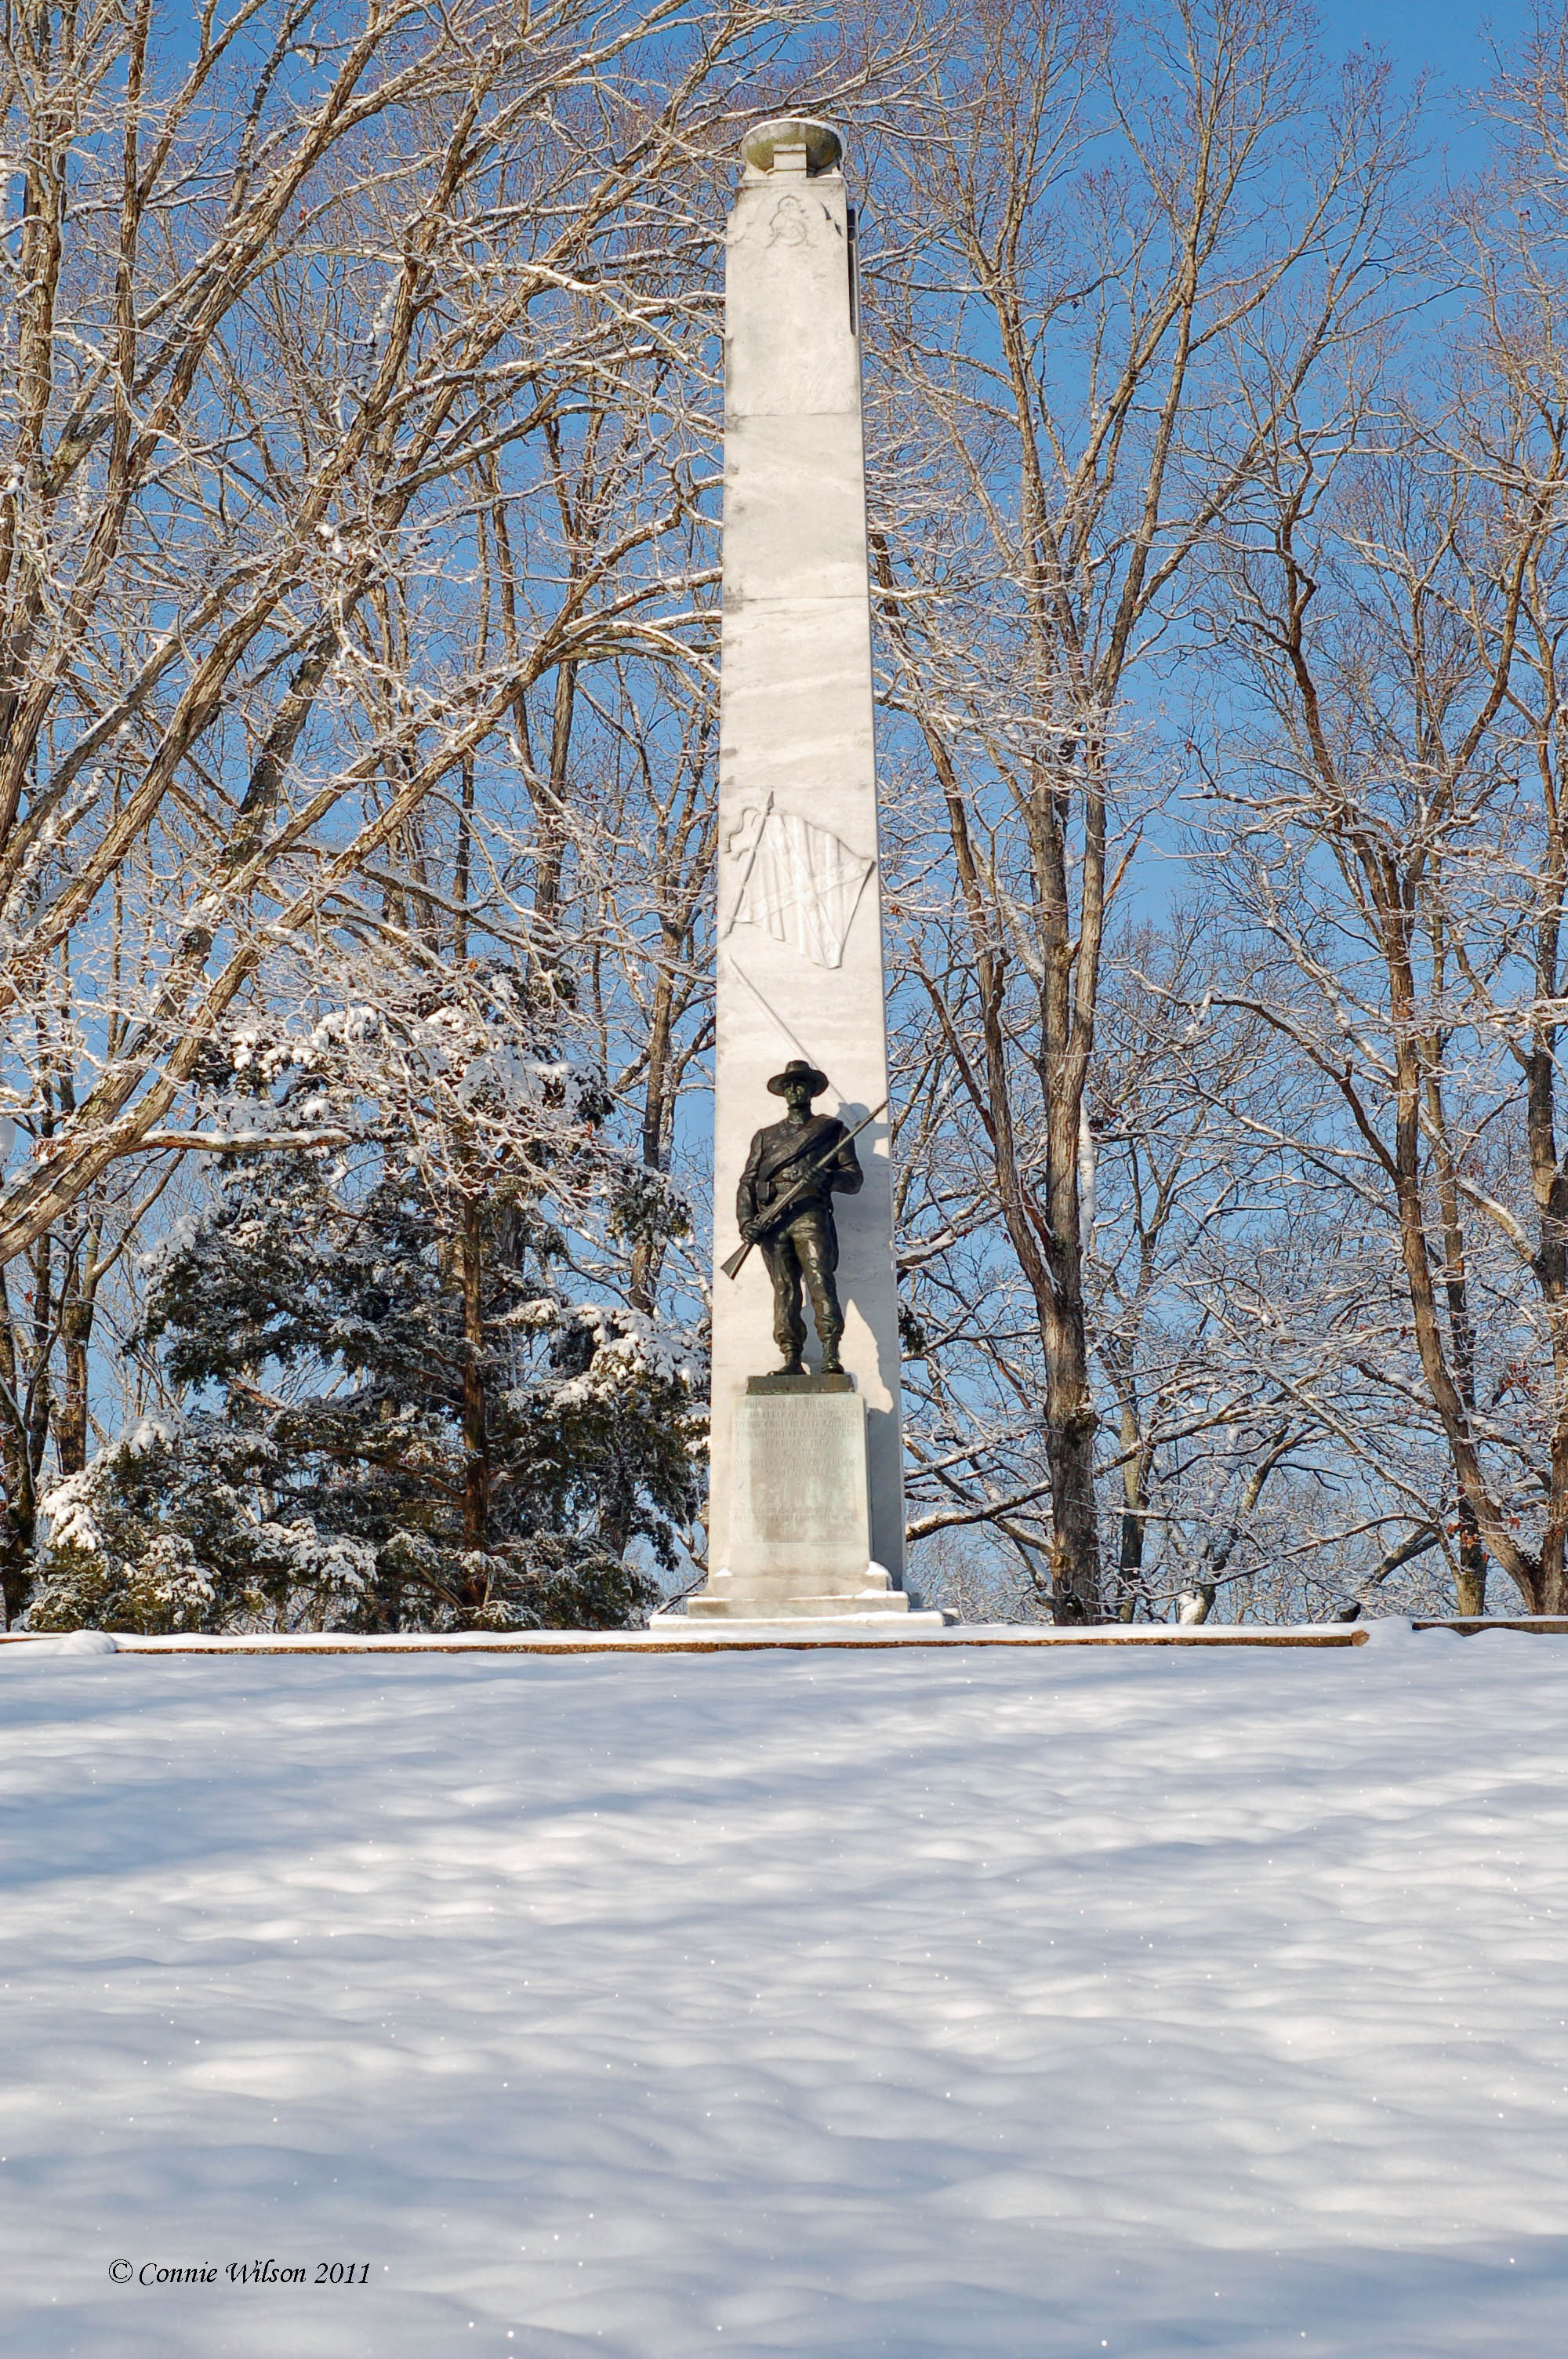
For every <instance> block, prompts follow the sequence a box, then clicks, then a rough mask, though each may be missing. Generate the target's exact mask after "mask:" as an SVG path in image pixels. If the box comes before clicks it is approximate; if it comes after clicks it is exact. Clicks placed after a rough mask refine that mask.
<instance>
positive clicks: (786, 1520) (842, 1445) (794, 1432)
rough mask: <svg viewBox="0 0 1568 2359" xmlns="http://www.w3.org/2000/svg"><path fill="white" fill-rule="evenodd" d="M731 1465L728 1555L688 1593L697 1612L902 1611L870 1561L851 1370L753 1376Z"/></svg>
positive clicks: (866, 1492)
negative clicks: (697, 1591)
mask: <svg viewBox="0 0 1568 2359" xmlns="http://www.w3.org/2000/svg"><path fill="white" fill-rule="evenodd" d="M730 1463H731V1467H732V1484H731V1491H730V1561H729V1563H728V1565H726V1566H724V1567H723V1568H721V1569H720V1570H719V1571H715V1572H713V1573H711V1574H710V1575H709V1576H708V1586H707V1588H706V1589H705V1590H703V1591H702V1592H701V1593H700V1594H699V1595H697V1596H696V1597H694V1598H692V1599H690V1601H689V1602H688V1603H687V1613H688V1614H690V1615H691V1616H692V1617H693V1618H694V1619H695V1620H697V1621H727V1622H730V1621H746V1622H783V1621H791V1622H793V1621H827V1620H832V1621H839V1620H843V1619H845V1618H846V1617H852V1618H853V1619H855V1620H857V1621H858V1620H860V1618H861V1617H863V1616H867V1615H876V1616H878V1617H882V1616H885V1615H888V1614H900V1615H903V1616H904V1617H906V1618H907V1616H908V1614H909V1600H908V1598H907V1597H906V1596H905V1595H904V1593H903V1591H902V1590H900V1589H895V1588H894V1587H893V1585H892V1580H891V1579H890V1577H889V1575H888V1573H887V1572H886V1571H885V1570H884V1569H883V1567H882V1566H881V1565H880V1564H875V1563H873V1562H872V1560H871V1476H870V1468H869V1465H868V1459H867V1449H866V1405H865V1402H864V1401H863V1400H862V1399H861V1397H860V1394H859V1393H858V1392H857V1391H856V1390H855V1383H854V1378H853V1377H852V1376H847V1375H845V1376H809V1375H808V1376H752V1378H750V1380H749V1381H748V1383H747V1386H746V1390H745V1392H744V1394H743V1395H742V1396H741V1399H740V1400H739V1401H737V1403H736V1405H735V1426H734V1435H733V1450H732V1454H731V1460H730ZM918 1619H919V1620H920V1621H922V1622H926V1621H929V1622H931V1623H932V1624H934V1625H935V1624H939V1623H940V1622H941V1620H942V1616H941V1614H921V1615H919V1616H918Z"/></svg>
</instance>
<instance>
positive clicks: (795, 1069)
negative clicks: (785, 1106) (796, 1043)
mask: <svg viewBox="0 0 1568 2359" xmlns="http://www.w3.org/2000/svg"><path fill="white" fill-rule="evenodd" d="M795 1082H805V1084H806V1088H807V1089H808V1090H809V1091H810V1093H811V1094H812V1096H813V1097H814V1098H819V1097H820V1096H821V1095H822V1093H823V1091H824V1090H825V1089H826V1088H827V1074H826V1073H824V1072H820V1071H818V1070H817V1068H816V1066H815V1065H808V1064H807V1063H806V1059H805V1058H804V1057H792V1058H791V1059H790V1060H789V1062H788V1064H787V1065H786V1066H785V1067H784V1071H783V1072H782V1073H775V1074H774V1075H773V1080H772V1081H771V1082H769V1083H768V1087H769V1089H770V1090H772V1092H773V1095H774V1097H776V1098H782V1097H783V1095H784V1092H785V1091H786V1090H787V1089H790V1088H793V1086H794V1084H795Z"/></svg>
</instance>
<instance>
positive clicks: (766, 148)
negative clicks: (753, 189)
mask: <svg viewBox="0 0 1568 2359" xmlns="http://www.w3.org/2000/svg"><path fill="white" fill-rule="evenodd" d="M781 147H804V148H805V150H806V170H807V172H809V173H812V174H814V175H815V174H816V173H817V172H831V171H832V170H833V169H834V168H835V167H836V166H837V164H838V159H839V158H840V157H841V156H842V155H843V153H844V142H843V141H842V139H840V137H839V136H838V133H837V131H835V130H834V128H833V125H831V124H830V123H818V122H817V121H816V118H815V116H813V115H809V114H777V115H774V116H773V119H772V120H771V121H770V122H767V123H759V124H756V125H753V127H752V129H751V130H750V131H748V132H747V134H746V136H745V137H744V139H742V141H741V155H742V156H744V158H746V161H747V163H748V164H750V165H751V166H752V168H754V169H755V170H756V171H759V172H771V171H772V170H773V157H774V155H775V153H776V151H777V150H778V149H779V148H781ZM797 169H798V167H797Z"/></svg>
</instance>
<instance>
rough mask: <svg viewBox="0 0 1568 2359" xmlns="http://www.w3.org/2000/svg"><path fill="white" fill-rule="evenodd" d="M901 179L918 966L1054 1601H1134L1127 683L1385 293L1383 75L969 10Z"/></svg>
mask: <svg viewBox="0 0 1568 2359" xmlns="http://www.w3.org/2000/svg"><path fill="white" fill-rule="evenodd" d="M934 47H935V49H936V55H935V61H934V62H933V63H932V65H931V67H930V69H929V71H928V72H927V74H926V76H925V80H924V82H922V83H921V85H920V87H919V89H918V91H917V92H916V94H915V95H914V98H913V99H912V100H911V101H909V102H907V103H905V104H904V105H903V108H902V110H901V116H900V121H899V123H898V125H897V126H896V131H895V134H890V136H889V139H888V142H887V152H886V155H885V157H884V158H883V159H882V161H881V165H880V167H879V169H880V173H881V178H882V179H883V181H884V183H887V184H891V201H890V205H889V212H890V214H893V215H898V216H902V223H901V228H900V232H899V234H898V238H897V241H896V243H892V242H891V241H890V250H888V251H887V252H885V253H884V254H883V255H882V256H881V261H880V263H879V265H878V266H877V268H876V269H875V271H874V272H872V273H871V274H870V279H869V284H870V287H871V297H870V300H871V303H872V304H873V305H874V306H875V333H876V335H877V337H878V338H879V339H880V340H881V345H882V348H883V350H884V352H885V354H886V360H887V378H886V383H885V386H884V387H883V402H882V409H881V427H880V440H881V472H880V475H879V479H878V491H877V498H878V501H879V504H880V505H879V522H878V527H877V531H876V536H875V543H874V546H875V552H876V557H875V585H876V587H875V594H876V597H877V601H878V603H879V606H880V613H881V623H882V626H883V631H884V644H885V647H886V650H887V655H888V659H889V664H890V669H891V680H890V685H889V700H890V703H891V705H892V708H893V710H894V711H895V712H898V713H899V714H901V715H902V716H903V717H904V719H905V722H906V724H907V726H908V727H909V728H910V729H912V730H913V731H914V733H917V739H918V743H919V745H920V747H921V748H922V750H923V753H924V756H925V763H926V765H927V766H928V771H929V774H930V777H931V781H932V783H931V795H930V825H931V828H932V830H933V831H935V830H937V829H940V830H941V831H942V832H943V833H944V834H945V836H946V848H947V849H946V856H947V860H948V863H949V874H950V880H951V882H950V901H949V910H948V913H947V914H946V915H944V916H943V917H942V918H940V919H938V920H937V921H936V922H935V923H934V925H933V926H932V928H931V929H929V930H928V932H927V933H926V935H925V937H924V939H922V940H916V941H914V942H913V943H912V948H911V952H910V957H911V973H912V975H913V977H914V983H915V985H916V987H917V988H918V989H919V990H920V991H921V992H922V993H924V995H925V997H926V1001H927V1005H928V1008H929V1011H930V1020H931V1021H932V1022H933V1023H935V1025H937V1026H938V1027H941V1030H942V1036H943V1040H944V1045H945V1048H946V1053H947V1055H948V1057H949V1058H950V1059H951V1061H952V1065H953V1069H954V1071H956V1072H957V1074H958V1075H959V1076H960V1077H961V1085H962V1090H963V1093H964V1094H965V1097H966V1099H967V1101H968V1119H969V1120H970V1121H972V1122H973V1124H974V1125H976V1126H977V1136H978V1137H979V1138H980V1139H982V1140H983V1143H984V1153H985V1156H986V1159H987V1161H988V1164H989V1187H990V1190H991V1191H992V1193H993V1195H994V1199H995V1202H996V1207H997V1212H998V1215H999V1217H1000V1223H1001V1224H1002V1228H1003V1230H1004V1231H1005V1234H1006V1238H1007V1244H1008V1249H1009V1251H1010V1253H1011V1256H1012V1257H1013V1258H1014V1260H1015V1262H1016V1265H1017V1267H1018V1269H1019V1271H1020V1273H1021V1274H1022V1279H1023V1282H1024V1287H1025V1291H1026V1295H1027V1300H1028V1305H1029V1316H1030V1320H1031V1322H1032V1326H1033V1337H1032V1339H1031V1352H1032V1356H1033V1359H1034V1361H1035V1362H1036V1364H1037V1365H1038V1368H1039V1377H1038V1382H1039V1384H1040V1386H1041V1388H1043V1390H1044V1440H1045V1450H1046V1456H1047V1461H1048V1470H1049V1492H1050V1502H1051V1514H1050V1532H1049V1560H1048V1561H1049V1577H1048V1587H1049V1594H1050V1600H1051V1608H1052V1611H1053V1612H1054V1614H1055V1615H1056V1616H1057V1617H1058V1618H1059V1619H1061V1620H1064V1621H1077V1620H1084V1619H1094V1618H1096V1617H1097V1616H1098V1614H1100V1612H1101V1611H1102V1600H1103V1592H1102V1576H1101V1568H1100V1561H1099V1519H1098V1508H1097V1498H1096V1451H1097V1437H1098V1425H1099V1417H1098V1409H1097V1407H1096V1401H1095V1397H1094V1393H1095V1387H1094V1375H1093V1368H1092V1356H1093V1343H1092V1335H1091V1326H1092V1322H1091V1318H1090V1312H1089V1308H1088V1299H1087V1279H1086V1268H1085V1259H1084V1242H1083V1240H1084V1217H1083V1216H1084V1174H1085V1171H1086V1169H1087V1143H1088V1142H1087V1103H1088V1093H1089V1091H1090V1086H1091V1074H1092V1071H1093V1065H1094V1057H1095V1040H1096V1010H1097V1005H1098V995H1099V988H1100V975H1101V968H1102V960H1103V956H1104V946H1105V940H1106V929H1107V924H1108V913H1109V910H1110V907H1111V903H1112V900H1113V897H1114V896H1115V893H1116V891H1117V888H1118V885H1119V882H1120V881H1121V879H1122V878H1123V877H1124V875H1125V874H1126V872H1127V868H1128V864H1129V863H1130V860H1131V858H1132V856H1133V853H1134V852H1135V850H1136V848H1137V843H1138V840H1139V834H1140V829H1141V822H1142V821H1143V818H1144V816H1145V815H1146V812H1147V810H1148V807H1149V799H1150V785H1151V779H1150V773H1149V769H1148V767H1147V766H1146V764H1145V763H1144V761H1143V759H1142V749H1141V747H1140V744H1139V738H1138V733H1137V731H1136V730H1134V729H1133V728H1132V726H1131V724H1130V717H1129V713H1128V710H1127V705H1128V699H1129V696H1130V690H1131V687H1132V683H1133V681H1134V679H1135V678H1136V677H1137V676H1138V674H1139V672H1140V669H1141V667H1144V666H1145V665H1146V664H1147V660H1148V658H1149V657H1150V656H1151V654H1152V651H1153V650H1154V649H1155V647H1158V645H1159V644H1160V643H1161V641H1162V638H1164V639H1167V640H1168V639H1169V637H1170V636H1171V633H1172V631H1173V616H1174V614H1175V613H1176V609H1177V592H1178V590H1179V587H1180V584H1181V582H1182V581H1183V579H1184V574H1185V572H1186V570H1187V568H1188V567H1189V565H1190V562H1191V560H1192V559H1193V556H1194V554H1195V551H1197V550H1199V549H1202V548H1203V547H1204V546H1205V545H1206V541H1207V539H1208V538H1209V537H1210V536H1211V535H1212V534H1213V533H1214V532H1215V530H1216V529H1217V526H1218V525H1219V523H1220V522H1221V520H1222V519H1223V518H1224V517H1225V516H1227V513H1228V512H1229V511H1230V509H1231V508H1232V506H1234V504H1235V502H1236V501H1237V499H1238V496H1239V495H1240V494H1241V492H1242V490H1243V488H1244V486H1245V485H1246V484H1247V483H1248V481H1249V475H1250V473H1251V470H1252V468H1253V465H1254V462H1255V460H1256V457H1257V453H1258V451H1259V450H1260V448H1264V447H1267V444H1268V442H1269V440H1270V438H1271V432H1272V429H1273V424H1274V421H1275V420H1276V419H1278V418H1279V417H1280V416H1281V412H1282V411H1283V409H1284V408H1286V407H1287V405H1288V403H1289V401H1290V399H1291V398H1292V396H1294V395H1297V394H1300V393H1301V392H1302V391H1303V388H1305V387H1307V386H1310V385H1311V384H1312V383H1313V382H1314V376H1315V374H1316V373H1317V372H1318V371H1319V370H1320V369H1321V367H1322V366H1323V365H1324V364H1325V361H1326V360H1327V359H1328V358H1329V357H1330V356H1331V355H1332V354H1333V353H1334V352H1335V349H1336V344H1337V342H1338V341H1339V339H1340V338H1341V337H1342V336H1343V335H1344V334H1345V333H1346V329H1347V326H1348V324H1349V323H1350V322H1351V321H1355V320H1356V319H1357V317H1359V316H1360V315H1362V314H1363V313H1364V312H1366V311H1367V310H1370V309H1373V308H1375V307H1376V306H1377V305H1378V304H1379V302H1380V301H1383V300H1385V299H1386V297H1387V284H1386V280H1387V267H1386V260H1385V257H1384V255H1382V252H1381V250H1380V241H1381V236H1382V231H1383V225H1384V221H1385V215H1386V210H1387V205H1388V199H1389V190H1390V182H1391V180H1392V179H1393V177H1394V176H1395V174H1396V172H1397V169H1398V166H1399V163H1400V136H1399V133H1398V130H1397V129H1396V130H1394V131H1390V128H1389V127H1388V126H1387V125H1385V122H1384V120H1383V81H1382V76H1381V73H1380V71H1379V70H1378V69H1377V68H1375V67H1371V66H1368V65H1367V64H1365V63H1357V64H1353V65H1352V66H1350V67H1349V68H1347V69H1346V71H1344V72H1343V73H1342V74H1337V75H1336V74H1335V73H1333V72H1332V71H1329V72H1325V71H1323V70H1321V69H1320V68H1319V67H1318V66H1317V65H1316V64H1315V62H1314V38H1313V33H1312V29H1311V27H1310V26H1309V23H1308V20H1307V18H1306V17H1305V16H1304V15H1303V14H1302V13H1301V12H1299V11H1298V10H1296V9H1294V8H1292V7H1286V8H1283V9H1281V10H1276V11H1271V12H1269V14H1268V15H1267V16H1264V15H1262V14H1261V13H1260V11H1258V10H1257V9H1256V8H1255V7H1254V6H1252V5H1249V0H1178V5H1173V6H1172V7H1170V8H1168V9H1162V10H1161V11H1158V12H1154V13H1150V14H1142V13H1139V12H1129V13H1128V14H1127V15H1126V16H1118V17H1114V18H1110V19H1107V18H1104V17H1102V16H1099V15H1098V14H1088V13H1086V14H1083V15H1079V14H1077V13H1076V12H1075V11H1074V10H1073V9H1071V8H1070V7H1065V6H1059V5H1054V0H1018V5H1001V6H999V7H995V8H988V9H986V10H983V11H981V12H979V13H971V14H968V15H966V16H964V17H963V18H962V19H961V21H960V20H957V19H955V20H949V21H947V22H946V23H945V26H944V34H943V38H942V40H941V42H940V43H939V44H935V45H934Z"/></svg>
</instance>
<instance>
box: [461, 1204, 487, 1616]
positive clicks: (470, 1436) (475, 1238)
mask: <svg viewBox="0 0 1568 2359" xmlns="http://www.w3.org/2000/svg"><path fill="white" fill-rule="evenodd" d="M482 1213H483V1208H482V1206H481V1203H480V1202H479V1201H478V1199H477V1198H471V1197H470V1199H468V1200H467V1201H465V1203H464V1205H463V1208H462V1215H461V1228H460V1238H461V1245H462V1278H463V1451H464V1453H465V1465H464V1471H463V1546H464V1548H465V1549H470V1551H472V1552H473V1553H474V1554H475V1555H480V1556H482V1555H485V1554H487V1553H488V1551H489V1548H490V1480H491V1467H490V1431H489V1425H488V1421H487V1419H486V1415H485V1400H484V1282H483V1281H484V1248H483V1237H482V1230H481V1220H482ZM489 1585H490V1584H489V1577H488V1575H487V1574H485V1573H483V1572H479V1571H476V1572H474V1573H472V1574H470V1578H469V1580H468V1582H467V1583H466V1584H465V1587H464V1592H463V1602H464V1603H465V1604H466V1605H467V1606H468V1607H469V1608H470V1611H471V1612H475V1613H477V1612H479V1611H481V1609H482V1607H483V1605H484V1603H485V1599H486V1595H487V1593H488V1590H489Z"/></svg>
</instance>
